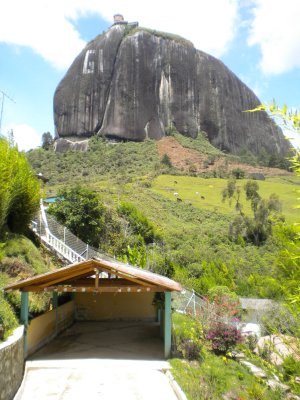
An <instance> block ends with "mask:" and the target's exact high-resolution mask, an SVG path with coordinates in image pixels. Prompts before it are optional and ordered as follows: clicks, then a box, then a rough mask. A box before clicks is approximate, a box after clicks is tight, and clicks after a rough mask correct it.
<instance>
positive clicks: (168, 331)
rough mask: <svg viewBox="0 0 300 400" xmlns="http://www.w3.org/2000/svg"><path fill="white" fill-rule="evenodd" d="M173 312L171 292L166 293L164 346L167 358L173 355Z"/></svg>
mask: <svg viewBox="0 0 300 400" xmlns="http://www.w3.org/2000/svg"><path fill="white" fill-rule="evenodd" d="M171 313H172V310H171V292H165V321H164V322H165V326H164V328H165V329H164V342H165V343H164V344H165V358H169V357H170V355H171V341H172V314H171Z"/></svg>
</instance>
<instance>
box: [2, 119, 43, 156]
mask: <svg viewBox="0 0 300 400" xmlns="http://www.w3.org/2000/svg"><path fill="white" fill-rule="evenodd" d="M11 131H13V135H14V140H15V142H16V143H17V145H18V149H19V150H20V151H21V150H25V151H28V150H30V149H34V148H35V147H38V146H40V145H41V136H40V135H39V133H38V132H37V131H36V130H35V129H34V128H32V127H31V126H30V125H27V124H10V125H8V126H6V127H5V128H4V129H3V132H11Z"/></svg>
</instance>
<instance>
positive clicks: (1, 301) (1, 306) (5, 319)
mask: <svg viewBox="0 0 300 400" xmlns="http://www.w3.org/2000/svg"><path fill="white" fill-rule="evenodd" d="M0 325H2V326H3V329H4V339H6V338H7V336H9V334H10V333H11V331H12V330H13V329H14V328H16V327H17V326H18V321H17V318H16V316H15V314H14V312H13V309H12V307H11V306H10V304H9V303H8V302H7V301H6V299H5V298H4V296H3V294H2V293H1V292H0Z"/></svg>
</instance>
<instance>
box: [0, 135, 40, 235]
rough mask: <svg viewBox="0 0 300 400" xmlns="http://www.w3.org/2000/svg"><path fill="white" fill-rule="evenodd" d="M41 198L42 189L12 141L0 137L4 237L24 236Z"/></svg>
mask: <svg viewBox="0 0 300 400" xmlns="http://www.w3.org/2000/svg"><path fill="white" fill-rule="evenodd" d="M40 198H41V192H40V185H39V182H38V180H37V178H36V177H35V174H34V172H33V171H32V169H31V167H30V166H29V164H28V161H27V158H26V155H25V153H20V152H19V151H18V149H17V147H16V146H14V144H13V142H12V140H11V141H9V140H7V139H5V138H3V137H0V235H2V236H3V234H4V232H5V231H7V230H11V231H12V232H18V233H22V232H24V231H25V230H26V229H27V227H28V224H29V222H30V221H31V219H32V217H33V216H34V215H35V213H36V210H37V208H38V205H39V201H40Z"/></svg>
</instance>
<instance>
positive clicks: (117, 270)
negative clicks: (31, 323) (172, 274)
mask: <svg viewBox="0 0 300 400" xmlns="http://www.w3.org/2000/svg"><path fill="white" fill-rule="evenodd" d="M103 273H104V274H103ZM103 275H105V277H103ZM17 289H19V290H21V291H23V292H41V291H43V292H53V291H54V292H96V293H97V292H99V293H105V292H116V293H120V292H171V291H181V290H182V288H181V286H180V284H179V283H178V282H175V281H173V280H171V279H169V278H166V277H165V276H162V275H158V274H154V273H153V272H150V271H146V270H143V269H140V268H136V267H133V266H130V265H128V264H124V263H121V262H118V261H116V260H106V259H100V258H95V259H91V260H88V261H82V262H80V263H77V264H72V265H69V266H67V267H63V268H60V269H56V270H54V271H51V272H47V273H45V274H41V275H37V276H34V277H32V278H28V279H25V280H22V281H20V282H17V283H14V284H12V285H9V286H7V287H5V290H6V291H11V290H17Z"/></svg>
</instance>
